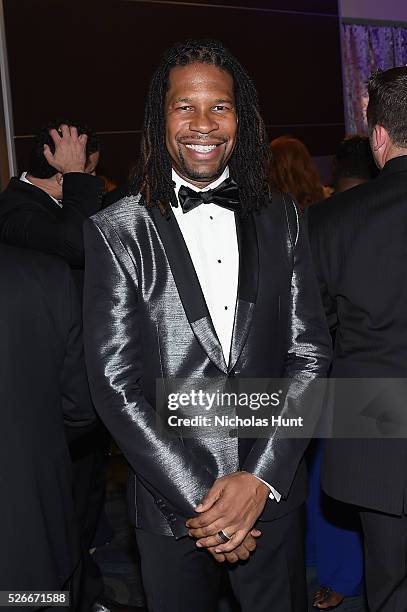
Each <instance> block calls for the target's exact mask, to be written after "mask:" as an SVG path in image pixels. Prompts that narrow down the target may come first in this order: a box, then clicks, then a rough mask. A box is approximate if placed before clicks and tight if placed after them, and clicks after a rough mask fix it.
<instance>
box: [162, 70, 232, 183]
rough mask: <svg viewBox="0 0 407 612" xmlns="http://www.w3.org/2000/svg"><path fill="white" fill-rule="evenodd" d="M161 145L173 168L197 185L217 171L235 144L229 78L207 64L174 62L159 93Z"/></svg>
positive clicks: (215, 176)
mask: <svg viewBox="0 0 407 612" xmlns="http://www.w3.org/2000/svg"><path fill="white" fill-rule="evenodd" d="M165 121H166V130H165V137H166V145H167V150H168V153H169V155H170V157H171V160H172V165H173V168H174V170H175V171H176V172H177V173H178V174H179V175H180V176H181V177H182V178H184V179H185V180H187V181H188V182H190V183H192V184H193V185H195V186H197V187H201V188H202V187H205V186H206V185H209V183H211V182H213V181H214V180H215V179H216V178H217V177H219V176H220V175H221V174H222V172H223V170H224V169H225V167H226V164H227V163H228V161H229V159H230V157H231V155H232V153H233V149H234V147H235V143H236V132H237V115H236V109H235V97H234V93H233V79H232V77H231V75H230V74H229V73H228V72H226V71H225V70H221V69H220V68H218V67H217V66H212V65H210V64H201V63H195V64H188V65H187V66H176V67H175V68H173V69H172V70H171V72H170V75H169V86H168V91H167V95H166V98H165Z"/></svg>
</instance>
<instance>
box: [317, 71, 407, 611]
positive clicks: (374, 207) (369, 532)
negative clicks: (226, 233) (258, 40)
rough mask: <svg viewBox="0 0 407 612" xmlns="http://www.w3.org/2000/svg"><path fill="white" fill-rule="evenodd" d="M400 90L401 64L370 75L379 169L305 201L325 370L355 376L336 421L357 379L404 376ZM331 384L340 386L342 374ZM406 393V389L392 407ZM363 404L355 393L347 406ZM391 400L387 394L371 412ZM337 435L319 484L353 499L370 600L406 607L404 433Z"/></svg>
mask: <svg viewBox="0 0 407 612" xmlns="http://www.w3.org/2000/svg"><path fill="white" fill-rule="evenodd" d="M406 100H407V68H406V67H401V68H393V69H391V70H387V71H386V72H378V73H376V74H374V75H373V76H372V77H371V79H370V82H369V104H368V109H367V117H368V125H369V132H370V143H371V148H372V151H373V155H374V157H375V160H376V163H377V165H378V166H379V168H381V172H380V174H379V176H378V177H377V178H376V179H374V180H372V181H370V182H368V183H365V184H363V185H359V186H357V187H354V188H352V189H350V190H349V191H346V192H344V193H342V194H338V195H336V196H334V197H332V198H331V199H330V200H329V202H328V201H326V202H321V203H320V204H318V205H317V206H313V207H312V208H311V209H310V210H309V227H310V236H311V246H312V250H313V253H314V257H315V263H316V267H317V275H318V277H319V281H320V287H321V291H322V296H323V301H324V304H325V308H326V314H327V317H328V321H329V324H330V327H331V329H332V330H335V331H336V340H335V351H334V362H333V369H332V377H333V378H336V379H343V378H344V379H355V380H354V381H353V383H352V387H351V391H352V393H348V395H347V396H346V402H345V403H341V401H340V397H341V393H340V394H339V395H338V391H336V393H335V397H334V399H335V404H334V410H335V412H334V418H335V421H334V422H338V421H337V418H336V417H340V414H341V411H342V413H343V410H349V406H352V403H351V402H352V400H353V397H355V393H356V392H357V393H358V397H362V396H361V395H360V389H361V388H363V384H362V387H361V386H360V384H359V383H358V380H359V379H376V381H377V379H404V378H405V377H406V376H407V333H406V329H407V308H406V305H407V267H406V261H407V239H406V236H407V209H406V205H407V105H406ZM373 384H376V383H373V382H372V383H370V388H372V385H373ZM368 387H369V385H368V386H367V389H368ZM336 388H337V389H344V383H343V382H342V383H341V381H338V382H337V383H336ZM389 388H390V387H389V386H387V387H386V390H387V391H388V390H389ZM352 396H353V397H352ZM405 401H406V398H405V396H403V397H402V398H401V407H402V412H401V413H399V415H398V416H402V415H403V413H404V412H405ZM363 408H364V407H363V405H361V404H358V403H357V402H356V404H355V406H354V410H355V412H354V413H352V414H353V416H354V415H355V414H356V411H358V410H363ZM368 408H369V407H367V409H368ZM352 410H353V408H352ZM392 410H395V406H394V402H393V401H392V400H391V399H389V396H388V395H387V398H385V400H384V403H383V405H382V406H381V409H380V411H379V412H377V414H380V412H382V413H383V414H387V416H388V415H389V414H390V413H391V411H392ZM389 411H390V412H389ZM396 416H397V415H396ZM370 420H371V419H370ZM367 421H369V419H367V420H366V422H367ZM345 425H346V424H345ZM341 427H342V425H341ZM335 431H336V430H334V431H333V434H334V435H335ZM351 435H354V433H352V434H351ZM378 435H380V434H378ZM396 435H397V432H396ZM342 436H343V437H344V439H328V440H327V441H326V453H325V461H324V465H323V470H322V486H323V488H324V490H325V492H326V493H327V494H328V495H330V496H332V497H334V498H336V499H339V500H341V501H343V502H347V503H350V504H355V505H356V506H359V507H360V517H361V522H362V528H363V533H364V540H365V564H366V584H367V596H368V602H369V609H370V610H371V611H372V612H378V611H379V610H380V612H387V611H388V612H390V611H391V612H405V610H406V607H407V566H406V554H407V517H406V508H407V503H406V499H407V497H406V493H407V489H406V484H407V443H406V441H405V439H401V438H395V439H380V438H378V439H352V438H350V439H346V437H345V436H344V433H343V432H342ZM360 437H361V438H363V431H361V435H360Z"/></svg>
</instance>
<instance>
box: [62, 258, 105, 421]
mask: <svg viewBox="0 0 407 612" xmlns="http://www.w3.org/2000/svg"><path fill="white" fill-rule="evenodd" d="M64 270H65V274H64V275H62V274H61V276H62V278H60V283H61V293H62V292H63V295H64V298H65V300H66V305H65V312H66V316H67V320H66V326H65V329H66V330H67V337H66V349H65V358H64V362H63V366H62V370H61V377H60V388H61V398H62V412H63V416H64V421H65V424H66V425H69V426H71V427H84V426H87V425H90V424H92V423H94V422H95V421H96V414H95V411H94V409H93V404H92V400H91V397H90V391H89V385H88V379H87V375H86V367H85V357H84V351H83V337H82V313H81V307H80V303H79V298H78V295H77V292H76V287H75V285H74V282H73V278H72V274H71V271H70V270H69V268H68V267H67V266H66V267H65V268H64Z"/></svg>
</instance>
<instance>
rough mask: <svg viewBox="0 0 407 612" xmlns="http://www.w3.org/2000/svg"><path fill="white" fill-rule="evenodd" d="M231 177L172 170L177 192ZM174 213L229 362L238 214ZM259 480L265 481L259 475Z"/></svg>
mask: <svg viewBox="0 0 407 612" xmlns="http://www.w3.org/2000/svg"><path fill="white" fill-rule="evenodd" d="M228 177H229V168H227V167H226V168H225V170H224V171H223V173H222V175H221V176H220V177H219V178H218V179H216V181H214V182H213V183H211V184H210V185H208V186H207V187H205V188H204V189H198V188H197V187H196V186H195V185H192V184H191V183H188V182H187V181H185V180H184V179H182V178H181V177H180V176H179V175H178V174H177V173H176V172H175V170H174V169H173V170H172V180H173V181H174V183H175V187H174V189H175V194H176V196H177V199H178V191H179V189H180V187H181V185H186V186H187V187H189V188H190V189H192V190H193V191H207V190H208V189H215V187H218V185H220V184H221V183H223V181H224V180H226V179H227V178H228ZM173 213H174V216H175V218H176V220H177V222H178V225H179V228H180V230H181V233H182V235H183V238H184V240H185V244H186V246H187V248H188V251H189V254H190V256H191V260H192V263H193V266H194V268H195V272H196V274H197V276H198V280H199V283H200V285H201V289H202V293H203V295H204V298H205V301H206V305H207V307H208V311H209V314H210V316H211V319H212V323H213V326H214V328H215V332H216V334H217V336H218V339H219V342H220V344H221V347H222V350H223V355H224V357H225V361H226V364H228V363H229V355H230V346H231V342H232V332H233V323H234V318H235V308H236V299H237V287H238V281H239V247H238V242H237V234H236V223H235V214H234V212H233V211H231V210H228V209H226V208H222V207H221V206H218V205H217V204H201V205H200V206H196V207H195V208H193V209H192V210H190V211H188V212H187V213H184V212H183V210H182V208H181V206H180V205H179V206H178V207H177V208H173ZM259 480H262V479H261V478H259ZM262 482H264V484H266V485H267V486H268V487H269V489H270V491H271V492H270V495H269V497H270V498H271V499H276V500H277V501H280V499H281V495H280V494H279V493H278V492H277V491H276V490H275V489H274V488H273V487H272V486H271V485H270V484H269V483H267V482H265V481H264V480H262Z"/></svg>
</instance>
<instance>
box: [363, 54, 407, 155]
mask: <svg viewBox="0 0 407 612" xmlns="http://www.w3.org/2000/svg"><path fill="white" fill-rule="evenodd" d="M368 93H369V102H368V106H367V121H368V125H369V131H370V132H372V130H373V128H374V126H375V125H382V126H383V127H384V128H385V129H386V130H387V132H388V133H389V136H390V138H391V140H392V142H393V143H394V144H395V145H398V146H400V147H407V67H406V66H399V67H398V68H390V70H385V71H382V70H378V71H377V72H374V73H373V74H372V76H371V77H370V79H369V82H368Z"/></svg>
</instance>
